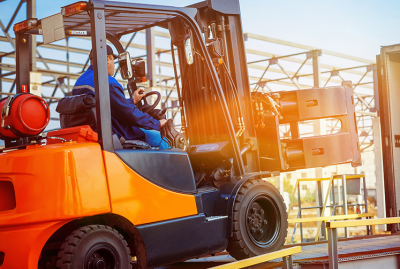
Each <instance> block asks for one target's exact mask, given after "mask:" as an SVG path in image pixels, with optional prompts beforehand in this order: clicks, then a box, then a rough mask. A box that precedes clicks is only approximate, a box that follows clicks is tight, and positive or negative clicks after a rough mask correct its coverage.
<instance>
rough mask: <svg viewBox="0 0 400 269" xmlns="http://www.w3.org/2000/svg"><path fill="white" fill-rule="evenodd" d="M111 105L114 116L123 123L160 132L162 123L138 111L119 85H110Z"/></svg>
mask: <svg viewBox="0 0 400 269" xmlns="http://www.w3.org/2000/svg"><path fill="white" fill-rule="evenodd" d="M110 103H111V114H112V116H113V117H114V118H116V119H117V120H118V121H120V122H121V123H124V124H129V125H133V126H137V127H141V128H144V129H148V130H150V129H154V130H158V131H159V130H160V122H159V121H158V120H155V119H153V118H152V117H151V116H150V115H149V114H146V113H143V112H142V111H140V110H139V109H137V107H136V106H135V105H134V104H133V102H132V101H131V100H129V99H126V98H125V95H124V91H123V89H122V87H121V86H120V85H118V84H117V83H111V84H110Z"/></svg>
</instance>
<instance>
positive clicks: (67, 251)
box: [57, 225, 132, 269]
mask: <svg viewBox="0 0 400 269" xmlns="http://www.w3.org/2000/svg"><path fill="white" fill-rule="evenodd" d="M94 257H96V258H94ZM99 257H101V258H102V259H100V260H103V262H104V264H105V267H104V268H105V269H126V268H131V265H130V264H131V261H132V257H131V251H130V249H129V248H128V243H127V242H126V241H125V239H124V237H123V236H122V235H121V234H120V233H119V232H118V231H117V230H115V229H113V228H111V227H109V226H104V225H88V226H84V227H81V228H79V229H77V230H75V231H73V232H72V233H71V235H69V236H68V237H67V238H66V239H65V242H64V243H63V244H62V245H61V250H60V252H59V253H58V260H57V268H61V269H92V268H96V267H93V262H96V263H99ZM100 263H101V261H100ZM100 268H101V267H100Z"/></svg>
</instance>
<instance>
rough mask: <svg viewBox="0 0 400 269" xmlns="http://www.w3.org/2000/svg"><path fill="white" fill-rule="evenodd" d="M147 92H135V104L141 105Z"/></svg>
mask: <svg viewBox="0 0 400 269" xmlns="http://www.w3.org/2000/svg"><path fill="white" fill-rule="evenodd" d="M145 95H146V94H145V92H144V91H143V90H137V91H134V92H133V103H134V104H135V105H136V104H137V103H139V102H140V101H141V100H142V99H143V97H144V96H145Z"/></svg>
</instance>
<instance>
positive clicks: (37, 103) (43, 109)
mask: <svg viewBox="0 0 400 269" xmlns="http://www.w3.org/2000/svg"><path fill="white" fill-rule="evenodd" d="M0 112H1V118H0V138H2V139H5V138H9V139H15V138H21V137H27V136H34V135H38V134H39V133H41V132H42V131H43V130H44V128H46V126H47V124H48V123H49V120H50V110H49V106H48V105H47V103H46V102H45V101H44V100H43V99H42V98H41V97H39V96H36V95H33V94H30V93H24V94H17V95H15V96H14V97H8V98H3V99H0Z"/></svg>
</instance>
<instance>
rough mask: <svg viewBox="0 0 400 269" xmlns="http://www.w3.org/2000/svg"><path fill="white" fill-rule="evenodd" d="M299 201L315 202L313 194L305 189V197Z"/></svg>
mask: <svg viewBox="0 0 400 269" xmlns="http://www.w3.org/2000/svg"><path fill="white" fill-rule="evenodd" d="M301 201H304V202H315V201H316V194H315V192H311V191H310V189H307V192H306V195H305V196H304V197H301Z"/></svg>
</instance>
